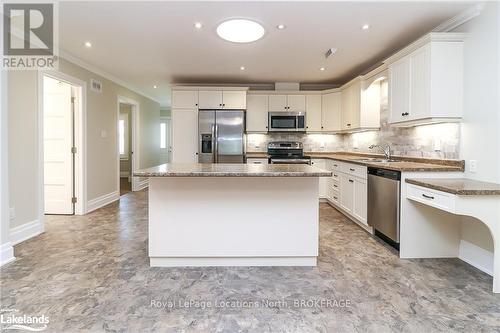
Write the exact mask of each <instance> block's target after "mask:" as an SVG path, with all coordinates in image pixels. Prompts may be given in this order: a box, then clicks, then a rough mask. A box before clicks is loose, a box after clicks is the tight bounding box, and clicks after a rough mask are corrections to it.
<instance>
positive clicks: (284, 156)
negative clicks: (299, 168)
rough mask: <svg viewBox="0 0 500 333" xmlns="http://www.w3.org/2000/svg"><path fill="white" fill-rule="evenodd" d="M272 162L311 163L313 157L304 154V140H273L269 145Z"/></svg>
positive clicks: (268, 151)
mask: <svg viewBox="0 0 500 333" xmlns="http://www.w3.org/2000/svg"><path fill="white" fill-rule="evenodd" d="M267 154H268V155H269V163H270V164H311V157H310V156H305V155H304V148H303V146H302V142H296V141H273V142H269V143H268V145H267Z"/></svg>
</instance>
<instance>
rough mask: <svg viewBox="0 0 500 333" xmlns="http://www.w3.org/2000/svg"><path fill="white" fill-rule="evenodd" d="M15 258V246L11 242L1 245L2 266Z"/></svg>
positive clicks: (0, 262)
mask: <svg viewBox="0 0 500 333" xmlns="http://www.w3.org/2000/svg"><path fill="white" fill-rule="evenodd" d="M14 260H16V257H14V247H13V246H12V244H11V242H7V243H5V244H2V245H1V246H0V266H3V265H5V264H8V263H9V262H12V261H14Z"/></svg>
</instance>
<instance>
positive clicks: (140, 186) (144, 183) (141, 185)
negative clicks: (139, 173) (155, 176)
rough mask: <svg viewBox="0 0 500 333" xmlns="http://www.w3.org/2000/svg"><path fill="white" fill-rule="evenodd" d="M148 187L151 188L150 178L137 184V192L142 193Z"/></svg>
mask: <svg viewBox="0 0 500 333" xmlns="http://www.w3.org/2000/svg"><path fill="white" fill-rule="evenodd" d="M132 178H137V177H132ZM146 187H149V178H146V179H143V180H141V181H139V182H138V183H137V187H136V189H135V191H140V190H142V189H145V188H146Z"/></svg>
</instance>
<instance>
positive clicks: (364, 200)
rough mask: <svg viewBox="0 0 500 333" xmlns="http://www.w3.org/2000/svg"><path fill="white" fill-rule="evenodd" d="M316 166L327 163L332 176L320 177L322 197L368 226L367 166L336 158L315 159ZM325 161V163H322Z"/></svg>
mask: <svg viewBox="0 0 500 333" xmlns="http://www.w3.org/2000/svg"><path fill="white" fill-rule="evenodd" d="M314 161H315V164H314V165H316V166H320V165H325V169H326V170H329V171H332V177H330V178H324V177H323V178H320V185H319V186H320V189H319V191H320V197H322V196H321V193H324V196H323V197H324V198H326V199H327V200H328V202H330V203H331V204H332V205H334V206H335V207H337V208H339V209H340V210H341V211H342V212H344V213H346V214H347V215H349V216H350V217H352V219H353V220H355V222H357V223H359V224H362V225H364V226H368V224H367V212H368V182H367V177H368V175H367V168H366V167H365V166H362V165H359V164H351V163H346V162H339V161H335V160H326V161H325V160H314ZM321 163H324V164H321Z"/></svg>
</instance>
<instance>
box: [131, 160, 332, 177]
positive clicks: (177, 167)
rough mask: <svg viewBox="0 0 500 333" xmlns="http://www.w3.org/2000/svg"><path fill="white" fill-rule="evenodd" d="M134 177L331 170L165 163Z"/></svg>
mask: <svg viewBox="0 0 500 333" xmlns="http://www.w3.org/2000/svg"><path fill="white" fill-rule="evenodd" d="M134 176H135V177H330V176H332V172H330V171H326V170H322V169H319V168H316V167H313V166H310V165H306V164H202V163H193V164H180V163H167V164H162V165H158V166H155V167H151V168H147V169H143V170H138V171H136V172H134Z"/></svg>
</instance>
